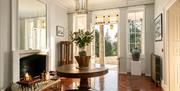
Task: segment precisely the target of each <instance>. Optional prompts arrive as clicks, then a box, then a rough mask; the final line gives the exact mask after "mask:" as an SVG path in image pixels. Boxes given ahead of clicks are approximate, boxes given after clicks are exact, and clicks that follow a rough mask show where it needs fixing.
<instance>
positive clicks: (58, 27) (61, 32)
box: [56, 26, 64, 37]
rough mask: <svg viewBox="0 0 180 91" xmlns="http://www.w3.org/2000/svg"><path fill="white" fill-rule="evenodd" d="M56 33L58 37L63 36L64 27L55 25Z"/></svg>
mask: <svg viewBox="0 0 180 91" xmlns="http://www.w3.org/2000/svg"><path fill="white" fill-rule="evenodd" d="M56 35H57V36H60V37H64V27H62V26H56Z"/></svg>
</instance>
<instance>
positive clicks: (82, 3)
mask: <svg viewBox="0 0 180 91" xmlns="http://www.w3.org/2000/svg"><path fill="white" fill-rule="evenodd" d="M87 2H88V0H76V13H78V14H85V13H87V12H88V9H87Z"/></svg>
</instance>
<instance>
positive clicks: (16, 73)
mask: <svg viewBox="0 0 180 91" xmlns="http://www.w3.org/2000/svg"><path fill="white" fill-rule="evenodd" d="M33 54H40V55H47V52H46V53H45V52H41V51H40V50H15V51H13V82H14V83H15V82H17V81H19V80H20V69H19V68H20V58H23V57H26V56H30V55H33Z"/></svg>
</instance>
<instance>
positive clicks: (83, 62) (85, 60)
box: [75, 56, 91, 68]
mask: <svg viewBox="0 0 180 91" xmlns="http://www.w3.org/2000/svg"><path fill="white" fill-rule="evenodd" d="M75 58H76V61H77V63H78V64H79V68H84V67H88V66H89V61H90V59H91V56H75Z"/></svg>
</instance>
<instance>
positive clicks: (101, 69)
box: [57, 64, 108, 78]
mask: <svg viewBox="0 0 180 91" xmlns="http://www.w3.org/2000/svg"><path fill="white" fill-rule="evenodd" d="M106 73H108V68H106V67H105V65H103V64H91V65H90V66H89V67H87V68H83V69H81V68H78V65H77V64H68V65H63V66H60V67H58V68H57V74H58V75H59V76H63V77H70V78H89V77H96V76H101V75H105V74H106Z"/></svg>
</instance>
